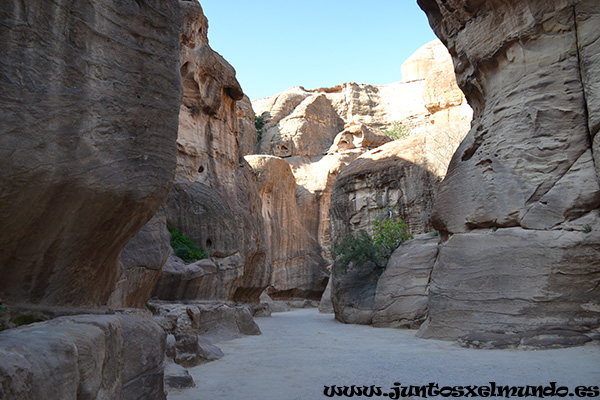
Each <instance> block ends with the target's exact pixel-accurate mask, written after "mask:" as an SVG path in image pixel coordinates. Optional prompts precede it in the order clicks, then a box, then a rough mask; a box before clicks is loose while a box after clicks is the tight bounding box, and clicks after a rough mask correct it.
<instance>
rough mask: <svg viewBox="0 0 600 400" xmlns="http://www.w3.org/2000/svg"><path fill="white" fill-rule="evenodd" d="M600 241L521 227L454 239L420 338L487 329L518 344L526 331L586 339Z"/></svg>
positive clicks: (434, 283) (472, 336)
mask: <svg viewBox="0 0 600 400" xmlns="http://www.w3.org/2000/svg"><path fill="white" fill-rule="evenodd" d="M599 237H600V235H599V234H598V232H596V231H593V232H592V233H589V234H586V233H583V232H576V231H571V232H565V231H561V230H555V231H542V230H526V229H522V228H507V229H498V230H497V231H495V232H494V231H491V230H490V231H487V232H481V231H473V232H470V233H460V234H455V235H453V236H452V237H451V238H450V239H449V240H448V241H447V242H445V243H444V244H443V245H442V246H441V248H440V255H439V260H438V262H437V263H436V264H435V268H434V270H433V273H432V277H431V285H430V297H429V318H430V320H429V321H428V322H427V323H426V324H424V325H423V326H422V329H421V330H420V331H419V335H420V336H422V337H428V338H431V337H433V338H440V339H456V338H460V337H463V336H464V337H468V338H469V340H470V341H475V340H480V341H485V340H486V338H487V336H486V333H489V332H493V333H496V334H506V335H510V334H517V335H516V336H517V344H518V343H519V340H518V338H519V337H525V336H527V335H530V334H531V333H536V334H538V335H539V334H544V333H553V331H562V332H563V333H564V335H565V336H566V335H568V334H569V333H575V334H577V336H579V337H581V336H585V335H584V334H585V332H586V327H593V326H594V325H595V324H597V321H598V316H599V315H598V314H599V311H600V308H599V307H600V302H598V293H597V290H598V286H597V283H598V280H599V279H600V272H599V271H598V268H597V260H598V257H599V256H600V252H599V251H598V246H597V243H598V242H597V241H598V240H599ZM465 249H469V251H465ZM478 336H479V339H477V337H478ZM559 336H560V334H559ZM496 339H497V338H496ZM588 340H589V339H588Z"/></svg>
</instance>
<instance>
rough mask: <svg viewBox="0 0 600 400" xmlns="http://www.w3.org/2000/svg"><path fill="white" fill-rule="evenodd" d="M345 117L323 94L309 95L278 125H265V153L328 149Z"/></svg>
mask: <svg viewBox="0 0 600 400" xmlns="http://www.w3.org/2000/svg"><path fill="white" fill-rule="evenodd" d="M343 127H344V121H343V120H342V119H341V118H340V116H339V115H338V114H337V113H336V110H335V109H334V108H333V106H332V105H331V102H330V101H329V100H328V99H327V97H326V96H325V95H324V94H320V95H317V96H310V97H307V98H306V100H304V101H302V102H301V103H300V104H298V105H297V106H296V107H295V109H294V111H293V112H292V113H291V114H290V115H288V116H286V117H285V118H283V119H282V120H280V121H279V122H278V124H277V125H275V126H272V127H268V128H267V127H265V131H264V133H263V138H262V140H261V142H260V152H261V153H262V154H272V155H275V156H278V157H290V156H316V155H321V154H324V153H325V152H327V149H328V148H329V147H330V146H331V143H332V142H333V139H334V138H335V136H336V135H337V134H338V133H339V132H340V131H341V130H342V129H343Z"/></svg>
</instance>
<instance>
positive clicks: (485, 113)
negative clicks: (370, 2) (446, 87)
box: [418, 0, 600, 344]
mask: <svg viewBox="0 0 600 400" xmlns="http://www.w3.org/2000/svg"><path fill="white" fill-rule="evenodd" d="M418 2H419V4H420V6H421V8H423V10H424V11H425V12H426V13H427V15H428V16H429V20H430V23H431V25H432V27H433V29H434V30H435V31H436V33H437V35H438V36H439V37H440V38H441V39H442V41H443V42H444V43H445V44H446V46H447V47H448V48H449V49H450V53H451V54H452V57H453V61H454V65H455V70H456V75H457V80H458V84H459V85H460V87H461V88H462V89H463V91H464V93H465V95H466V97H467V99H468V100H469V103H470V104H471V106H472V107H473V109H474V121H473V127H472V129H471V131H470V132H469V134H468V135H467V137H466V138H465V140H464V141H463V143H462V144H461V145H460V147H459V149H458V151H457V153H456V154H455V156H454V157H453V159H452V162H451V163H450V166H449V169H448V175H447V176H446V179H445V180H444V182H443V183H442V185H441V187H440V190H439V193H438V196H437V198H436V202H435V206H434V212H433V217H432V220H433V224H434V226H435V227H436V229H438V230H440V232H441V233H442V236H443V239H444V240H445V241H444V243H443V244H442V246H441V248H440V252H439V255H438V259H437V262H436V264H435V266H434V269H433V274H432V278H431V287H430V295H429V300H430V304H429V320H428V321H427V322H426V323H425V324H424V325H423V326H422V329H421V332H420V334H421V335H422V336H424V337H435V338H445V339H455V338H462V340H464V341H466V342H469V343H474V342H478V343H481V342H485V341H486V340H487V341H492V342H493V341H494V340H498V341H502V340H504V341H505V342H506V341H507V340H508V341H510V342H511V343H513V344H514V343H517V344H518V343H525V342H528V343H532V342H533V343H535V342H536V340H538V339H536V338H540V337H546V338H550V339H549V340H550V341H552V342H554V343H564V344H569V343H571V342H573V343H578V342H579V341H581V340H585V336H584V335H583V334H585V333H589V332H590V331H591V330H593V329H595V328H598V327H599V326H600V303H599V301H598V299H599V298H600V269H599V268H598V259H600V246H599V244H600V221H599V206H600V187H599V183H598V171H599V169H598V165H599V162H600V159H599V158H598V157H599V156H598V154H600V153H599V151H600V148H599V147H598V142H599V139H598V129H599V124H598V121H599V120H600V117H599V116H600V107H599V102H598V99H599V96H600V90H599V88H600V84H599V82H600V81H599V79H598V72H599V68H600V67H599V64H598V54H600V40H599V37H600V32H599V31H598V29H597V27H598V26H599V24H600V4H599V3H598V2H597V1H594V0H581V1H564V0H551V1H548V0H543V1H542V0H536V1H528V2H517V1H509V2H506V1H495V0H492V1H486V2H481V1H478V2H473V1H466V0H448V1H442V0H440V1H438V0H419V1H418ZM544 335H545V336H544ZM540 340H542V339H540Z"/></svg>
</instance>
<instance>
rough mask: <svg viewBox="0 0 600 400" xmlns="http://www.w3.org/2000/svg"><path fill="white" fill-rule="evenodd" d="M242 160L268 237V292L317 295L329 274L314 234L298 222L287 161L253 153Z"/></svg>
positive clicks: (288, 295)
mask: <svg viewBox="0 0 600 400" xmlns="http://www.w3.org/2000/svg"><path fill="white" fill-rule="evenodd" d="M246 160H247V161H248V162H249V163H250V165H251V166H252V168H253V169H254V171H255V173H256V175H257V178H258V183H259V186H260V189H259V192H260V197H261V199H262V217H263V218H264V221H265V229H266V230H265V237H267V238H269V239H270V243H269V257H270V261H271V264H272V266H273V273H272V276H271V282H270V286H269V289H268V293H269V295H270V296H271V298H273V299H281V298H314V299H318V298H320V296H321V293H322V292H323V291H324V290H325V286H326V283H327V280H328V275H329V273H328V271H327V270H326V269H325V266H326V265H327V261H326V260H325V259H323V257H322V255H321V247H320V245H319V243H318V241H317V238H316V237H315V236H313V235H311V234H310V233H309V232H308V231H306V229H305V228H304V226H303V224H302V217H301V215H300V214H299V208H298V204H297V202H296V180H295V179H294V175H293V173H292V169H291V168H290V165H289V164H288V163H287V162H286V161H284V160H283V159H281V158H279V157H275V156H265V155H253V156H247V157H246Z"/></svg>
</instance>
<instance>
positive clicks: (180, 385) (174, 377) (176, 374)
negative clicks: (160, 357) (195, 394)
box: [165, 362, 196, 389]
mask: <svg viewBox="0 0 600 400" xmlns="http://www.w3.org/2000/svg"><path fill="white" fill-rule="evenodd" d="M165 386H166V387H167V389H168V388H173V389H186V388H192V387H194V386H196V383H195V382H194V378H192V376H191V375H190V373H189V372H188V370H187V369H185V368H184V367H182V366H181V365H179V364H175V363H174V362H166V363H165Z"/></svg>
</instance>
